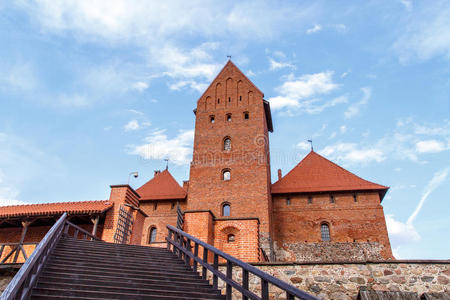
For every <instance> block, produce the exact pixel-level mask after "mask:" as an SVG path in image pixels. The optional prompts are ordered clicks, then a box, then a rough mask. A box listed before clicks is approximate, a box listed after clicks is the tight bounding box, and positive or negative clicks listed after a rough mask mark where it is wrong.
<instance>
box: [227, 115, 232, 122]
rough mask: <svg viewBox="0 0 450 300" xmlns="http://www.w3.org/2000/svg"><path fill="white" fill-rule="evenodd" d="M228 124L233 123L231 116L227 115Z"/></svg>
mask: <svg viewBox="0 0 450 300" xmlns="http://www.w3.org/2000/svg"><path fill="white" fill-rule="evenodd" d="M227 122H231V114H227Z"/></svg>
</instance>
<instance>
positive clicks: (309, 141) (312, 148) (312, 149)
mask: <svg viewBox="0 0 450 300" xmlns="http://www.w3.org/2000/svg"><path fill="white" fill-rule="evenodd" d="M308 143H310V144H311V151H314V147H313V141H312V140H308Z"/></svg>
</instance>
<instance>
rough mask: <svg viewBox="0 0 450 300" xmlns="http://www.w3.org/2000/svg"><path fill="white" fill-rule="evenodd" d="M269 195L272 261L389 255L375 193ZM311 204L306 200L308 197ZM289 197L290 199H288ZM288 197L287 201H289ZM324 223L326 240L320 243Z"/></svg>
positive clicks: (377, 196) (378, 201) (381, 208)
mask: <svg viewBox="0 0 450 300" xmlns="http://www.w3.org/2000/svg"><path fill="white" fill-rule="evenodd" d="M333 195H334V197H335V203H330V194H326V193H324V194H317V195H302V194H293V195H274V197H273V201H274V228H275V230H274V231H275V234H274V236H275V248H276V256H277V260H281V261H286V260H288V261H289V260H291V261H292V260H296V261H319V260H327V261H329V260H330V259H332V258H333V259H336V260H366V259H390V258H393V256H392V252H391V246H390V243H389V237H388V233H387V228H386V222H385V219H384V213H383V207H382V206H381V205H380V198H379V195H378V193H376V192H361V193H358V194H357V199H356V200H357V201H356V202H355V200H354V198H353V193H334V194H333ZM309 196H311V197H312V203H308V197H309ZM288 198H289V200H287V199H288ZM288 201H289V202H290V203H288ZM323 222H326V223H327V224H328V225H329V229H330V237H331V241H330V242H322V240H321V231H320V225H321V224H322V223H323Z"/></svg>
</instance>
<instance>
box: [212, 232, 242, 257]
mask: <svg viewBox="0 0 450 300" xmlns="http://www.w3.org/2000/svg"><path fill="white" fill-rule="evenodd" d="M237 227H238V226H236V227H235V226H231V225H228V226H224V228H222V229H221V230H220V231H219V236H218V237H217V240H218V241H219V245H218V246H219V247H218V248H219V249H220V250H222V251H223V252H225V253H228V254H230V255H233V256H235V257H240V254H241V249H242V245H241V243H242V237H241V229H240V228H237ZM230 234H233V235H234V238H235V241H234V242H232V243H228V235H230Z"/></svg>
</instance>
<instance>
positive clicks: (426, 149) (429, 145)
mask: <svg viewBox="0 0 450 300" xmlns="http://www.w3.org/2000/svg"><path fill="white" fill-rule="evenodd" d="M447 149H448V148H447V146H446V145H444V143H442V142H440V141H436V140H425V141H419V142H417V143H416V150H417V152H420V153H436V152H441V151H444V150H447Z"/></svg>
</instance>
